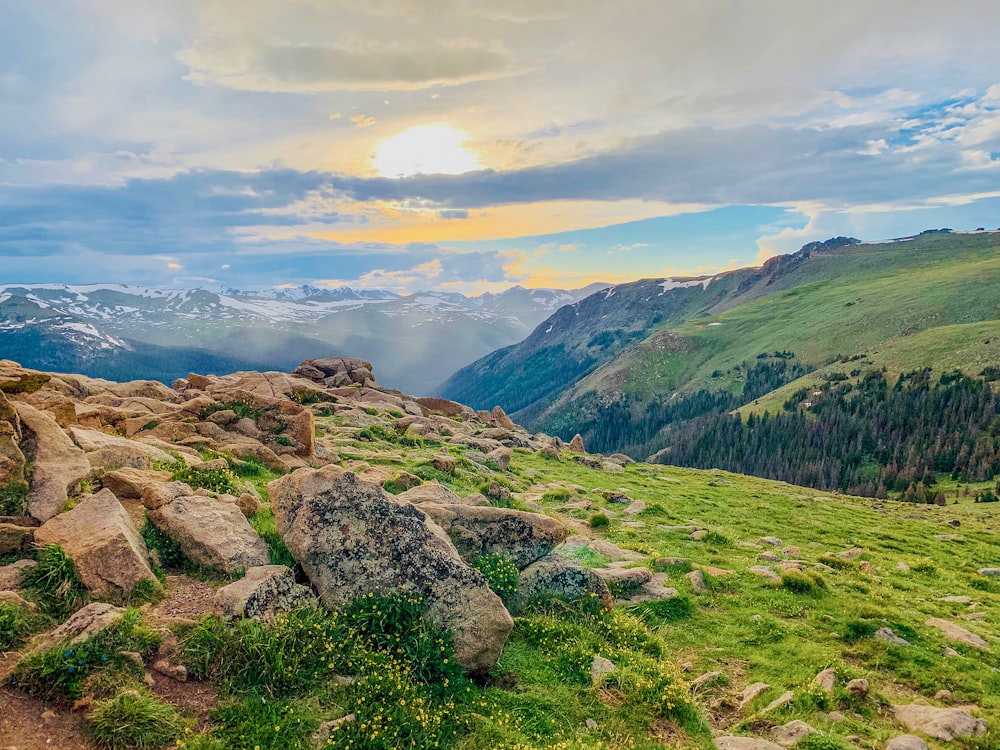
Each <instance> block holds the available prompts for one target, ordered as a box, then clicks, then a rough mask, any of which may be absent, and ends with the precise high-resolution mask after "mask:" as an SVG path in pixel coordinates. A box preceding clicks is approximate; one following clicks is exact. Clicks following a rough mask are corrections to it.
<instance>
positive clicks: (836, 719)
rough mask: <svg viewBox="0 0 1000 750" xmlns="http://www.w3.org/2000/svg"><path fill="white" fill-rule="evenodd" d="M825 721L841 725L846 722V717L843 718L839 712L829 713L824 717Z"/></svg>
mask: <svg viewBox="0 0 1000 750" xmlns="http://www.w3.org/2000/svg"><path fill="white" fill-rule="evenodd" d="M826 719H827V721H832V722H833V723H834V724H843V723H844V722H845V721H847V717H846V716H844V715H843V714H842V713H840V711H831V712H830V713H828V714H827V715H826Z"/></svg>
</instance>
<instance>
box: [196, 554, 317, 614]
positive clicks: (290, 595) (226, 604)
mask: <svg viewBox="0 0 1000 750" xmlns="http://www.w3.org/2000/svg"><path fill="white" fill-rule="evenodd" d="M215 604H216V606H217V607H218V609H219V611H220V612H221V614H222V617H223V619H226V620H233V619H236V618H237V617H259V618H268V617H270V616H272V615H274V614H276V613H277V612H287V611H288V610H291V609H296V608H297V607H306V606H309V605H311V604H316V597H315V596H314V595H313V593H312V591H311V590H310V589H309V588H308V587H307V586H302V585H300V584H297V583H296V582H295V572H294V571H293V570H292V569H291V568H288V567H285V566H284V565H262V566H259V567H256V568H249V569H248V570H247V572H246V575H245V576H243V578H241V579H240V580H238V581H234V582H233V583H230V584H229V585H227V586H223V587H222V588H220V589H219V590H218V591H216V592H215Z"/></svg>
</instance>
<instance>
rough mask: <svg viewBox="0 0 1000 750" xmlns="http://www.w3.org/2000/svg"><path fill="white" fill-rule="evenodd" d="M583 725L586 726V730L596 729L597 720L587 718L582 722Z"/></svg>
mask: <svg viewBox="0 0 1000 750" xmlns="http://www.w3.org/2000/svg"><path fill="white" fill-rule="evenodd" d="M584 726H586V727H587V730H588V731H590V732H593V731H594V730H595V729H597V722H596V721H594V720H593V719H587V720H586V721H585V722H584Z"/></svg>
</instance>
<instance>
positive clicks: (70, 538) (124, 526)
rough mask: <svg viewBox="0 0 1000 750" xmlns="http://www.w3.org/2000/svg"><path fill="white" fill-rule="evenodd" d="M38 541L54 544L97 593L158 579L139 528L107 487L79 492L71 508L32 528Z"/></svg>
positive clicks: (117, 592) (123, 592)
mask: <svg viewBox="0 0 1000 750" xmlns="http://www.w3.org/2000/svg"><path fill="white" fill-rule="evenodd" d="M35 541H36V542H37V543H38V544H42V545H45V544H58V545H59V546H60V547H62V549H63V552H65V553H66V555H67V556H68V557H69V558H70V559H71V560H72V561H73V565H74V566H76V572H77V575H79V576H80V580H81V581H82V582H83V585H84V586H86V587H87V589H88V590H89V591H90V592H91V593H93V594H95V595H96V596H127V595H128V594H130V593H132V592H133V591H134V590H135V588H136V586H138V585H139V584H140V583H142V582H143V581H149V582H150V583H151V584H153V585H158V584H157V581H156V577H155V576H154V575H153V571H152V570H151V569H150V567H149V552H148V550H147V549H146V543H145V542H144V541H143V540H142V536H141V535H140V534H139V530H138V529H137V528H136V527H135V524H134V523H133V522H132V519H131V518H130V517H129V515H128V513H127V512H126V511H125V509H124V508H123V507H122V504H121V503H120V502H118V498H116V497H115V496H114V495H113V494H112V493H111V491H110V490H101V491H100V492H98V493H97V494H96V495H88V496H87V497H85V498H83V499H82V500H81V501H80V502H79V503H78V504H77V506H76V507H75V508H73V510H70V511H68V512H66V513H61V514H59V515H58V516H55V517H54V518H51V519H49V520H48V521H46V522H45V523H44V524H42V525H41V527H40V528H39V529H38V530H37V531H36V532H35Z"/></svg>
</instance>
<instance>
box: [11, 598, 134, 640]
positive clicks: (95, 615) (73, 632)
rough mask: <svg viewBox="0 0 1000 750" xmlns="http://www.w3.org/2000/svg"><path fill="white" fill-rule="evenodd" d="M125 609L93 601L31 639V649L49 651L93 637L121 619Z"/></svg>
mask: <svg viewBox="0 0 1000 750" xmlns="http://www.w3.org/2000/svg"><path fill="white" fill-rule="evenodd" d="M124 614H125V610H124V609H122V608H121V607H115V606H114V605H111V604H106V603H104V602H93V603H91V604H88V605H87V606H86V607H82V608H80V609H78V610H77V611H76V612H75V613H74V614H73V615H72V616H71V617H70V618H69V619H68V620H66V622H64V623H63V624H62V625H60V626H59V627H57V628H56V629H55V630H53V631H51V632H49V633H46V634H45V635H43V636H40V637H38V638H36V639H35V640H34V641H32V643H31V646H32V651H33V652H35V653H37V652H41V651H49V650H51V649H53V648H55V647H56V646H76V645H77V644H79V643H83V642H84V641H86V640H89V639H91V638H93V637H94V636H95V635H97V634H98V633H100V632H101V631H103V630H107V629H108V628H110V627H113V626H114V625H116V624H117V623H118V621H119V620H121V618H122V616H123V615H124Z"/></svg>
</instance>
